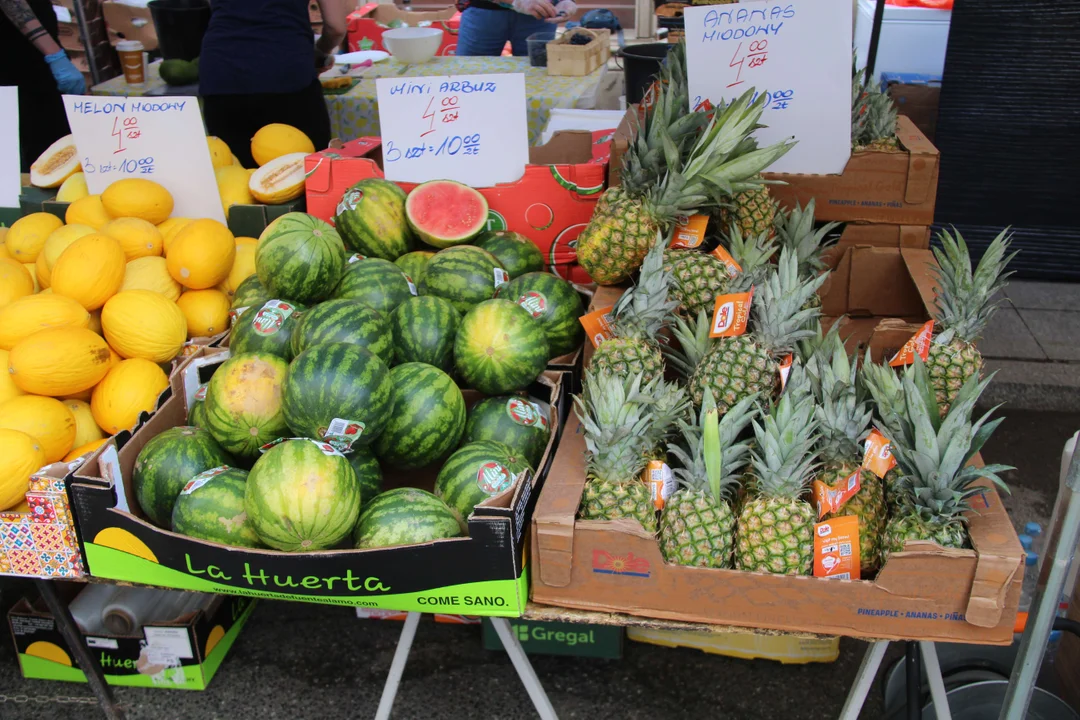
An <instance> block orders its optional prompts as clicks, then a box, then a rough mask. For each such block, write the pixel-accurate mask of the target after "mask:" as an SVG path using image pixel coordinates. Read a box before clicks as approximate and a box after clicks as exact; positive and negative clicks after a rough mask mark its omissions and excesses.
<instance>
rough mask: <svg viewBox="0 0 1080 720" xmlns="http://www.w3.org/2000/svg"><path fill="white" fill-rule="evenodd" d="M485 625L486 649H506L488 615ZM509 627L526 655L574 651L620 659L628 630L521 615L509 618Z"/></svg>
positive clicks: (576, 654)
mask: <svg viewBox="0 0 1080 720" xmlns="http://www.w3.org/2000/svg"><path fill="white" fill-rule="evenodd" d="M483 625H484V649H485V650H504V649H505V648H504V647H503V644H502V640H500V639H499V634H498V633H497V632H495V626H494V625H492V624H491V621H490V620H488V619H486V618H485V619H484V621H483ZM510 631H511V632H512V633H514V635H516V636H517V639H518V642H519V643H521V649H522V650H524V651H525V653H526V654H527V655H571V656H575V657H593V658H607V659H611V660H619V659H621V658H622V654H623V636H624V634H625V633H624V632H623V629H622V628H621V627H617V626H613V625H584V624H582V623H568V622H547V621H544V620H525V619H524V618H518V619H516V620H512V621H511V622H510Z"/></svg>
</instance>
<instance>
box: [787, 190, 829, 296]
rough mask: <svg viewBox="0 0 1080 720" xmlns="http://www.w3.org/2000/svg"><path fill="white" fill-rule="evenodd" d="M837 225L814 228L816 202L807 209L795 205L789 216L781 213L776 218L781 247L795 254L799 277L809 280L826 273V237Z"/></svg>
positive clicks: (808, 204) (809, 203) (809, 204)
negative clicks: (823, 272) (823, 271)
mask: <svg viewBox="0 0 1080 720" xmlns="http://www.w3.org/2000/svg"><path fill="white" fill-rule="evenodd" d="M839 225H840V223H838V222H831V223H826V224H825V225H822V226H821V227H820V228H817V229H815V228H814V199H813V198H811V199H810V202H808V203H806V207H805V208H804V207H802V206H800V205H799V204H798V203H795V207H794V209H792V210H791V211H790V212H780V213H777V215H776V234H777V236H778V237H779V239H780V246H781V247H786V248H788V249H789V250H791V251H792V252H794V253H795V257H796V258H797V259H798V261H799V277H802V278H808V277H813V276H815V275H817V274H818V273H820V272H821V271H822V270H825V269H827V267H828V266H827V265H826V263H825V260H824V258H823V257H822V256H823V255H824V253H825V250H826V248H827V245H826V244H825V240H826V237H827V236H828V234H829V233H830V232H832V230H833V229H834V228H836V227H837V226H839Z"/></svg>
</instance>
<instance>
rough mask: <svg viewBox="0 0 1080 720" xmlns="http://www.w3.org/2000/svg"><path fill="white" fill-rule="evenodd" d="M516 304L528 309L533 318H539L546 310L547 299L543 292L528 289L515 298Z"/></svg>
mask: <svg viewBox="0 0 1080 720" xmlns="http://www.w3.org/2000/svg"><path fill="white" fill-rule="evenodd" d="M517 304H518V305H520V306H521V307H523V308H525V309H526V310H528V311H529V314H530V315H532V316H533V318H534V319H539V318H540V317H542V316H543V315H544V313H546V312H547V309H548V299H547V298H546V297H545V296H544V293H540V292H536V291H535V290H529V291H528V292H526V293H525V294H524V295H522V296H521V297H519V298H518V299H517Z"/></svg>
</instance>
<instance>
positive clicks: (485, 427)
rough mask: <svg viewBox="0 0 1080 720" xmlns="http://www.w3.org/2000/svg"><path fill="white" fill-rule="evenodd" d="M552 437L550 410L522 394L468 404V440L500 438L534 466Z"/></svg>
mask: <svg viewBox="0 0 1080 720" xmlns="http://www.w3.org/2000/svg"><path fill="white" fill-rule="evenodd" d="M550 437H551V425H550V424H549V421H548V418H547V411H546V410H544V409H543V408H541V406H540V405H539V403H537V402H534V401H533V400H530V399H529V398H526V397H521V396H520V395H499V396H497V397H490V398H484V399H483V400H481V401H480V402H478V403H476V404H475V405H473V406H472V407H471V408H469V420H468V422H467V423H466V424H465V442H467V443H470V442H475V441H477V440H497V441H498V442H501V443H503V444H504V445H506V446H507V447H509V448H511V449H512V450H514V451H515V452H517V453H518V454H520V455H522V456H523V457H524V458H525V459H526V460H528V461H529V464H530V465H532V466H533V467H534V468H535V467H539V466H540V459H541V458H542V457H543V455H544V449H545V448H547V444H548V439H549V438H550Z"/></svg>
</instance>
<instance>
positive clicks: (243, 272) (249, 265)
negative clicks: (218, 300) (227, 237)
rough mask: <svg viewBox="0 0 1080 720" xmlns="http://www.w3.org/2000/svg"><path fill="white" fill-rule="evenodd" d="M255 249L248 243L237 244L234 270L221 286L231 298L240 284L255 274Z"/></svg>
mask: <svg viewBox="0 0 1080 720" xmlns="http://www.w3.org/2000/svg"><path fill="white" fill-rule="evenodd" d="M255 247H256V246H255V245H250V244H248V243H244V244H240V243H237V244H236V257H235V258H234V259H233V266H232V270H230V271H229V276H228V277H227V278H225V282H223V283H222V284H221V288H222V290H224V291H225V292H226V293H227V294H228V295H229V296H230V297H232V294H233V293H235V292H236V288H238V287H239V286H240V283H242V282H244V281H245V280H247V279H248V278H249V277H251V276H252V275H254V274H255Z"/></svg>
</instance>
